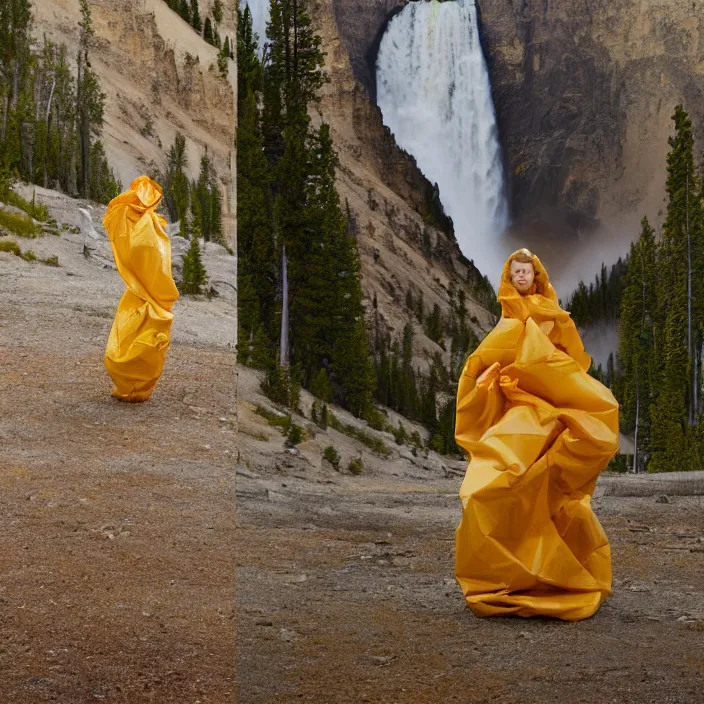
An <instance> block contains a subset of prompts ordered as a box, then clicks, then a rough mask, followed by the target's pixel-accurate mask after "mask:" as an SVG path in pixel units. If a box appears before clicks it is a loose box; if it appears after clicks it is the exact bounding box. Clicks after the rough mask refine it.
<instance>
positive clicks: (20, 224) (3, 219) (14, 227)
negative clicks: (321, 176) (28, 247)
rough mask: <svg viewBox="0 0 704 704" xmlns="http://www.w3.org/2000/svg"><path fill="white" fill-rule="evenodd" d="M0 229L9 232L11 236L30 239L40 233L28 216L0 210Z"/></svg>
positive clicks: (39, 229)
mask: <svg viewBox="0 0 704 704" xmlns="http://www.w3.org/2000/svg"><path fill="white" fill-rule="evenodd" d="M0 227H4V228H5V229H6V230H9V231H10V232H11V233H12V234H13V235H17V236H18V237H27V238H30V239H33V238H35V237H36V236H37V235H38V234H39V233H40V232H41V231H42V230H41V228H40V227H39V226H38V225H35V224H34V221H33V220H32V218H30V217H29V215H20V214H19V213H10V212H8V211H7V210H2V209H0Z"/></svg>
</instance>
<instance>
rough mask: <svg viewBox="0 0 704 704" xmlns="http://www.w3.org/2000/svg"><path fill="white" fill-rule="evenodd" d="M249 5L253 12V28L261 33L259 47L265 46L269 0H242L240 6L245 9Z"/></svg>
mask: <svg viewBox="0 0 704 704" xmlns="http://www.w3.org/2000/svg"><path fill="white" fill-rule="evenodd" d="M245 5H249V11H250V12H251V13H252V29H254V31H255V32H256V33H257V34H258V35H259V49H260V51H261V50H262V49H263V48H264V43H265V42H266V24H267V22H268V21H269V0H240V7H241V8H242V9H244V6H245Z"/></svg>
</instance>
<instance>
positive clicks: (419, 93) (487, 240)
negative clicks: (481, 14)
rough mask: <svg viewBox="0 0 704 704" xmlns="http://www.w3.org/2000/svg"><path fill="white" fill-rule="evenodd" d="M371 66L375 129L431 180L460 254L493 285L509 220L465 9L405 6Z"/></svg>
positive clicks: (473, 28) (469, 9)
mask: <svg viewBox="0 0 704 704" xmlns="http://www.w3.org/2000/svg"><path fill="white" fill-rule="evenodd" d="M376 69H377V70H376V77H377V102H378V105H379V108H380V109H381V112H382V115H383V120H384V124H386V125H387V126H388V127H389V129H390V130H391V132H392V133H393V134H394V137H395V139H396V142H397V143H398V145H399V146H400V147H401V148H402V149H404V150H405V151H407V152H408V153H409V154H411V155H413V157H414V158H415V159H416V162H417V164H418V167H419V168H420V170H421V171H422V172H423V173H424V174H425V176H426V177H427V178H428V180H429V181H430V182H431V183H437V184H438V188H439V190H440V200H441V201H442V204H443V206H444V208H445V212H446V213H447V214H448V215H449V216H450V217H451V218H452V220H453V222H454V226H455V237H456V238H457V243H458V245H459V247H460V250H461V251H462V253H463V254H464V255H465V256H466V257H467V258H468V259H471V260H473V261H474V263H475V264H476V266H477V267H478V268H479V270H480V271H481V272H482V273H484V274H486V275H487V276H488V277H489V279H490V281H491V282H492V283H493V284H494V285H497V284H498V279H499V276H500V273H501V267H502V265H503V263H504V261H505V259H506V256H507V255H508V254H510V251H506V250H507V247H508V243H503V244H502V243H501V235H502V233H503V232H504V230H505V229H506V227H507V225H508V221H509V217H508V205H507V201H506V196H505V189H504V175H503V168H502V164H501V147H500V144H499V138H498V134H497V128H496V118H495V114H494V106H493V103H492V99H491V86H490V83H489V74H488V70H487V66H486V62H485V60H484V56H483V53H482V48H481V44H480V41H479V31H478V24H477V11H476V7H475V6H474V3H473V2H471V0H466V1H465V2H464V3H459V2H446V3H437V2H431V3H427V2H420V3H415V2H414V3H409V4H408V5H406V7H405V8H404V9H403V10H402V11H401V12H399V13H398V14H397V15H396V16H395V17H393V18H392V19H391V21H390V22H389V24H388V27H387V29H386V32H385V34H384V36H383V38H382V41H381V45H380V47H379V54H378V57H377V64H376Z"/></svg>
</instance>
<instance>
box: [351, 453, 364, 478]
mask: <svg viewBox="0 0 704 704" xmlns="http://www.w3.org/2000/svg"><path fill="white" fill-rule="evenodd" d="M347 471H348V472H349V473H350V474H354V475H355V476H356V477H358V476H359V475H360V474H361V473H362V472H363V471H364V464H362V458H361V457H355V458H354V459H352V460H350V463H349V464H348V465H347Z"/></svg>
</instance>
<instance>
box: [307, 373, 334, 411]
mask: <svg viewBox="0 0 704 704" xmlns="http://www.w3.org/2000/svg"><path fill="white" fill-rule="evenodd" d="M310 391H311V393H312V394H313V396H316V397H317V398H319V399H320V400H321V401H325V402H326V403H328V402H329V401H330V399H331V397H332V390H331V388H330V379H329V378H328V373H327V372H326V371H325V369H321V370H320V371H319V372H318V373H317V375H316V377H315V379H313V383H312V384H311V386H310Z"/></svg>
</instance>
